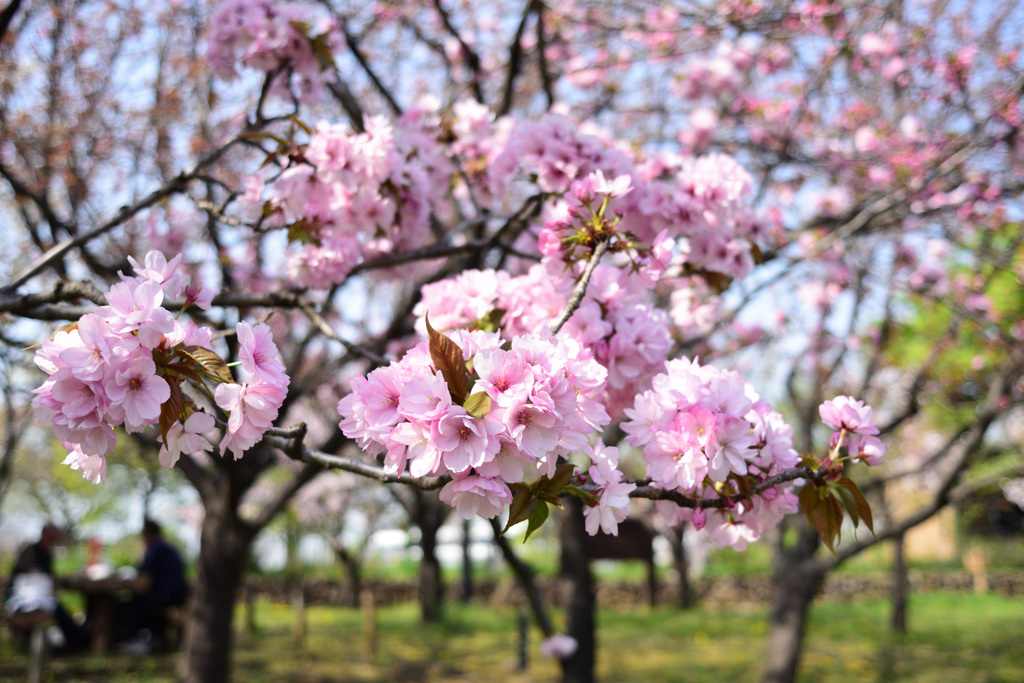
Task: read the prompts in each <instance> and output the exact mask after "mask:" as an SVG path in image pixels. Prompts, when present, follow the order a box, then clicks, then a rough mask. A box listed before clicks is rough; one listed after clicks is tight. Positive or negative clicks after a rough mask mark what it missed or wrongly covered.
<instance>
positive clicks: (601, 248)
mask: <svg viewBox="0 0 1024 683" xmlns="http://www.w3.org/2000/svg"><path fill="white" fill-rule="evenodd" d="M606 251H608V240H601V241H600V242H598V243H597V246H596V247H594V253H592V254H591V255H590V261H589V262H587V267H586V268H585V269H584V270H583V275H581V276H580V279H579V282H577V283H576V287H575V288H574V289H573V290H572V294H570V295H569V301H568V302H567V303H566V305H565V310H564V311H562V315H561V316H559V318H558V321H557V322H556V323H555V324H554V325H552V326H551V334H558V331H559V330H560V329H562V326H563V325H565V323H567V322H568V321H569V318H571V317H572V314H573V313H575V312H576V309H577V308H579V307H580V304H581V303H583V296H584V295H585V294H586V293H587V285H588V284H590V276H591V275H593V274H594V269H595V268H597V264H598V262H599V261H600V260H601V257H602V256H604V253H605V252H606Z"/></svg>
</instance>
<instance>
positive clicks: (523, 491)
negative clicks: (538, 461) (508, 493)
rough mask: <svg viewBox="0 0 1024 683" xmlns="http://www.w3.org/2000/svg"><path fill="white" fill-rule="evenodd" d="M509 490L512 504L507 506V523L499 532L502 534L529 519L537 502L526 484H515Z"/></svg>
mask: <svg viewBox="0 0 1024 683" xmlns="http://www.w3.org/2000/svg"><path fill="white" fill-rule="evenodd" d="M509 488H510V489H512V491H513V493H512V504H511V505H509V506H508V523H507V524H506V525H505V528H504V529H502V530H501V533H503V534H504V533H505V532H506V531H508V530H509V529H511V528H512V527H514V526H515V525H516V524H519V522H522V521H523V520H526V519H529V518H530V515H531V514H533V511H534V509H535V508H536V507H537V502H538V501H537V499H536V498H534V497H533V492H532V491H530V488H529V487H528V486H526V484H519V483H516V484H512V485H511V486H509Z"/></svg>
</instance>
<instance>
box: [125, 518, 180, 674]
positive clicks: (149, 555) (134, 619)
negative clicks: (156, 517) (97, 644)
mask: <svg viewBox="0 0 1024 683" xmlns="http://www.w3.org/2000/svg"><path fill="white" fill-rule="evenodd" d="M142 542H143V543H144V544H145V546H146V551H145V554H144V555H143V557H142V562H141V564H139V575H138V578H137V579H136V580H135V584H134V585H133V586H132V590H133V592H134V593H135V595H134V596H133V598H132V600H131V602H129V603H128V605H127V615H126V617H125V623H126V624H127V625H128V626H129V635H130V638H129V640H128V641H126V642H125V643H124V647H123V648H122V649H123V650H125V651H129V652H133V653H136V654H146V653H148V652H151V651H152V650H153V649H156V648H159V647H160V646H161V645H162V643H161V642H160V638H161V636H162V635H163V634H164V631H165V630H166V626H167V608H168V607H178V606H181V605H184V604H185V601H186V600H187V599H188V582H187V581H186V580H185V563H184V562H183V561H182V559H181V555H180V554H179V553H178V551H177V550H175V549H174V547H173V546H172V545H171V544H170V543H168V542H167V541H166V540H164V537H163V533H162V531H161V529H160V525H159V524H157V523H156V522H154V521H153V520H151V519H147V520H146V521H145V523H144V524H143V525H142Z"/></svg>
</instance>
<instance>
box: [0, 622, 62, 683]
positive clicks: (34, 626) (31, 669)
mask: <svg viewBox="0 0 1024 683" xmlns="http://www.w3.org/2000/svg"><path fill="white" fill-rule="evenodd" d="M0 612H3V610H0ZM5 614H6V613H5ZM6 617H7V623H8V624H10V626H11V628H12V629H15V630H17V631H28V633H29V637H28V679H27V680H28V683H40V681H42V678H43V665H44V664H45V663H46V657H47V654H49V652H48V651H49V647H48V645H47V642H46V629H48V628H49V627H50V626H52V625H53V623H54V622H53V615H52V614H50V613H49V612H44V611H42V610H35V611H33V612H15V613H13V614H6Z"/></svg>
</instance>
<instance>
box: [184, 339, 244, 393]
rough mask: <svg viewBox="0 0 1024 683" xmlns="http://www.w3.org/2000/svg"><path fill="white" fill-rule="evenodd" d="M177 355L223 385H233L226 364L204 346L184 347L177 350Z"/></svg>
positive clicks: (229, 370)
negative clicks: (186, 359)
mask: <svg viewBox="0 0 1024 683" xmlns="http://www.w3.org/2000/svg"><path fill="white" fill-rule="evenodd" d="M178 353H179V354H180V355H183V356H184V357H185V358H188V359H189V360H191V361H192V362H194V363H195V364H196V365H198V366H199V367H200V368H202V369H203V370H205V371H206V372H207V373H209V374H210V375H212V376H213V377H214V378H215V379H217V380H219V381H221V382H223V383H225V384H232V383H234V381H235V378H234V377H232V376H231V369H230V368H228V364H227V363H225V362H224V359H223V358H221V357H220V356H218V355H217V354H216V353H214V352H213V351H211V350H210V349H208V348H206V347H204V346H186V347H185V348H183V349H181V350H179V352H178Z"/></svg>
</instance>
